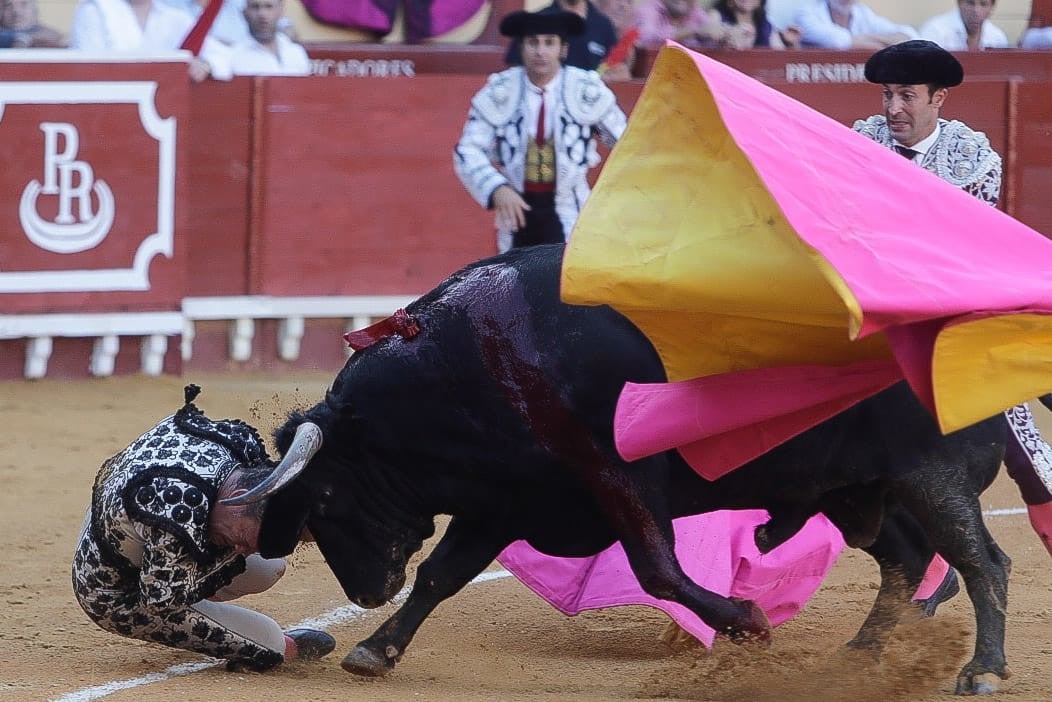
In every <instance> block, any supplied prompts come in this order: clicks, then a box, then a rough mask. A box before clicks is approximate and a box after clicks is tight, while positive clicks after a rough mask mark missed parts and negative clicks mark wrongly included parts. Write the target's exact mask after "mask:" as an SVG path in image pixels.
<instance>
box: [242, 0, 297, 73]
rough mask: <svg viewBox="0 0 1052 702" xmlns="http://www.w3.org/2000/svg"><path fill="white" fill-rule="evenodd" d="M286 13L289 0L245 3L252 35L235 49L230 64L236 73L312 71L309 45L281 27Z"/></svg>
mask: <svg viewBox="0 0 1052 702" xmlns="http://www.w3.org/2000/svg"><path fill="white" fill-rule="evenodd" d="M284 14H285V0H248V1H247V2H246V3H245V21H246V22H247V23H248V31H249V33H250V34H251V35H252V36H250V37H249V38H248V39H246V40H244V41H242V42H240V43H238V44H237V45H235V46H234V48H233V50H232V51H231V54H230V68H231V70H232V71H233V72H234V75H257V76H306V75H309V74H310V59H309V58H307V51H306V49H304V48H303V47H302V46H300V45H299V44H297V43H295V42H294V41H292V40H291V39H289V38H288V37H287V36H285V34H284V33H283V32H282V31H281V30H280V29H279V28H278V27H279V23H280V21H281V18H282V17H283V16H284Z"/></svg>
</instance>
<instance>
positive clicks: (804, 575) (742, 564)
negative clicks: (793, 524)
mask: <svg viewBox="0 0 1052 702" xmlns="http://www.w3.org/2000/svg"><path fill="white" fill-rule="evenodd" d="M766 521H767V513H766V512H764V511H762V510H747V511H741V512H726V511H725V512H712V513H709V514H703V515H698V516H696V517H685V518H683V519H677V520H676V521H675V522H674V527H675V530H676V555H677V557H678V558H679V562H680V564H681V565H682V566H683V570H684V571H685V572H686V574H687V575H688V576H690V578H691V579H692V580H694V582H696V583H697V584H698V585H701V586H702V587H704V588H705V589H707V590H711V591H712V592H716V593H719V594H721V595H727V596H731V597H741V598H745V599H750V600H753V601H755V602H756V603H757V604H758V605H759V606H760V607H761V608H762V609H763V610H764V612H765V613H766V614H767V618H768V619H770V620H771V624H772V625H775V626H777V625H778V624H781V623H783V622H785V621H787V620H789V619H792V618H793V617H794V616H795V615H796V614H797V612H799V611H800V609H802V608H803V606H804V604H805V603H806V602H807V601H808V600H809V599H810V598H811V596H812V595H813V594H814V592H815V590H817V589H818V587H819V586H820V585H821V584H822V579H823V578H824V577H825V574H826V572H827V571H828V570H829V568H830V567H832V565H833V562H834V561H835V560H836V557H837V556H838V555H839V554H840V551H841V550H842V549H843V547H844V541H843V538H842V537H841V536H840V532H839V531H838V530H837V529H836V527H834V526H833V525H832V524H831V523H830V522H829V520H827V519H826V518H825V517H824V516H822V515H819V516H817V517H814V518H812V519H811V520H810V521H809V522H808V523H807V524H806V525H805V526H804V528H803V530H802V531H801V532H800V533H799V534H798V535H797V536H795V537H794V538H793V539H791V540H790V541H789V542H788V543H786V544H784V545H782V546H780V547H778V548H777V549H775V550H774V551H772V552H771V553H769V554H767V555H763V554H761V553H760V552H759V551H758V550H757V549H756V546H755V544H754V542H753V529H754V528H755V527H756V525H758V524H762V523H764V522H766ZM497 560H499V561H500V563H501V565H503V566H504V567H505V568H507V569H508V570H509V571H510V572H511V573H512V574H513V575H515V577H517V578H518V579H519V580H521V581H522V582H523V584H525V585H526V586H527V587H529V588H530V589H531V590H533V591H534V592H536V593H537V594H538V595H540V596H541V597H542V598H544V599H545V600H547V601H548V602H549V603H550V604H551V605H552V606H554V607H555V608H556V609H558V610H559V611H560V612H562V613H564V614H567V615H574V614H579V613H580V612H583V611H584V610H588V609H600V608H603V607H612V606H615V605H647V606H650V607H656V608H657V609H660V610H662V611H663V612H665V613H666V614H668V615H669V616H670V617H672V618H673V619H674V620H675V621H676V622H677V623H678V624H679V625H680V626H681V627H683V628H684V629H685V630H687V631H688V632H690V633H691V634H692V635H693V636H695V637H696V638H697V639H698V640H699V641H701V642H702V643H704V644H705V645H706V646H711V645H712V640H713V638H714V636H715V632H714V631H713V629H712V628H711V627H709V626H708V625H707V624H705V623H704V622H702V621H701V620H700V619H698V617H697V616H696V615H695V614H694V613H693V612H691V611H690V610H688V609H687V608H686V607H683V606H682V605H679V604H676V603H675V602H668V601H665V600H658V599H655V598H653V597H651V596H650V595H648V594H646V593H645V592H643V589H642V588H641V587H640V586H639V583H638V582H637V581H636V578H635V576H634V575H633V574H632V570H631V568H629V566H628V559H627V558H626V557H625V552H624V550H623V549H622V548H621V546H620V544H614V545H613V546H611V547H610V548H608V549H606V550H605V551H603V552H602V553H600V554H599V555H597V556H593V557H589V558H553V557H551V556H546V555H544V554H542V553H540V552H538V551H536V550H535V549H533V548H532V547H530V546H529V545H528V544H527V543H526V542H524V541H516V542H515V543H513V544H512V545H511V546H509V547H508V548H506V549H505V550H504V552H503V553H501V554H500V556H499V557H498V559H497Z"/></svg>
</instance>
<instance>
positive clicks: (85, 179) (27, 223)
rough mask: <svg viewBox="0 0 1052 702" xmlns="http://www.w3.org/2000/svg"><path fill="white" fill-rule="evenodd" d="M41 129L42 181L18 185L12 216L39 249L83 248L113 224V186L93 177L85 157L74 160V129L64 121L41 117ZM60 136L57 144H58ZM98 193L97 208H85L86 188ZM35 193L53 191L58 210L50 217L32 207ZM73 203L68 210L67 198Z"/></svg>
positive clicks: (76, 138) (98, 240)
mask: <svg viewBox="0 0 1052 702" xmlns="http://www.w3.org/2000/svg"><path fill="white" fill-rule="evenodd" d="M40 130H41V131H42V132H44V183H43V185H41V183H40V181H38V180H31V181H29V183H28V184H27V185H26V187H25V189H24V190H23V191H22V200H21V202H20V203H19V207H18V217H19V220H21V222H22V230H23V231H24V232H25V234H26V236H27V237H29V240H30V241H32V242H33V243H34V244H36V245H37V246H39V247H40V248H42V249H46V250H47V251H54V252H55V253H61V254H68V253H78V252H80V251H87V250H88V249H92V248H94V247H96V246H98V245H99V244H100V243H102V240H103V239H105V238H106V235H107V234H109V232H110V227H112V226H113V215H114V212H115V210H116V207H115V203H114V199H113V191H112V190H111V189H110V186H109V185H107V184H106V181H104V180H95V174H94V170H93V169H92V167H91V164H90V163H88V162H86V161H78V160H76V156H77V151H78V150H79V148H80V134H79V132H78V131H77V128H76V127H75V126H74V125H72V124H69V123H68V122H41V124H40ZM60 142H61V150H60V146H59V145H60ZM92 192H94V193H95V197H96V198H98V201H99V207H98V211H97V212H95V213H94V214H92V212H91V193H92ZM41 195H50V196H56V197H58V214H57V215H55V219H54V221H52V222H48V221H46V220H45V219H43V218H42V217H41V216H40V215H39V214H38V212H37V198H39V197H40V196H41ZM74 200H76V201H77V203H78V205H79V207H78V208H77V209H78V212H77V216H76V217H74V216H73V212H72V210H73V202H74Z"/></svg>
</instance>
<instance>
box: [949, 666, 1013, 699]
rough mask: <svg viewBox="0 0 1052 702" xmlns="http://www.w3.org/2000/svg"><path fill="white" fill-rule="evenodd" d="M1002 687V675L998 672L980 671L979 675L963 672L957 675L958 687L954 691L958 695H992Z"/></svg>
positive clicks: (1006, 675)
mask: <svg viewBox="0 0 1052 702" xmlns="http://www.w3.org/2000/svg"><path fill="white" fill-rule="evenodd" d="M1007 672H1008V671H1007V670H1006V671H1005V673H1006V674H1005V678H1007V677H1008V674H1007ZM1000 687H1001V677H1000V676H999V675H998V674H997V673H980V674H979V675H971V674H969V673H961V675H959V676H958V677H957V689H956V690H955V691H954V693H955V694H958V695H992V694H994V693H996V692H997V691H998V689H1000Z"/></svg>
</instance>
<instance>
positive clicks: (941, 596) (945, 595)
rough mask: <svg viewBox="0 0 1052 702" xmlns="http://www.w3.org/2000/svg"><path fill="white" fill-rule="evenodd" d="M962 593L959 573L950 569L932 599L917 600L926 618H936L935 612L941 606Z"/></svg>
mask: <svg viewBox="0 0 1052 702" xmlns="http://www.w3.org/2000/svg"><path fill="white" fill-rule="evenodd" d="M960 591H961V586H960V584H959V583H958V582H957V571H956V570H954V569H953V568H950V569H949V570H947V571H946V575H945V576H943V579H942V582H941V583H939V587H937V588H936V589H935V592H933V593H932V595H931V597H929V598H928V599H926V600H915V602H916V603H917V604H919V605H920V606H921V611H923V612H924V616H926V617H934V616H935V610H936V609H938V607H939V605H941V604H942V603H943V602H946V601H947V600H951V599H953V598H954V597H956V596H957V593H958V592H960Z"/></svg>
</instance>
